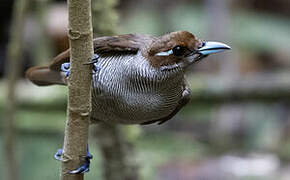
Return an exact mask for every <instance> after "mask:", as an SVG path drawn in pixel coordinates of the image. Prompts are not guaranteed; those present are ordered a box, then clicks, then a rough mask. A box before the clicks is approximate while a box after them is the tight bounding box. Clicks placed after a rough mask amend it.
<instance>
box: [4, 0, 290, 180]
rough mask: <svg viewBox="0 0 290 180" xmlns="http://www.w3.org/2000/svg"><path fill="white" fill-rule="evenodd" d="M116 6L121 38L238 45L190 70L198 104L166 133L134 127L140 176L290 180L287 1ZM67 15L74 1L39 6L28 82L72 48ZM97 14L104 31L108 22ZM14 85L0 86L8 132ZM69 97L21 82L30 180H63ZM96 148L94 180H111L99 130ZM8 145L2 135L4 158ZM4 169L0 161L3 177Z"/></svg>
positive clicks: (33, 13)
mask: <svg viewBox="0 0 290 180" xmlns="http://www.w3.org/2000/svg"><path fill="white" fill-rule="evenodd" d="M6 1H7V2H5V3H1V4H0V9H1V12H0V14H1V18H0V22H1V24H0V26H1V28H0V29H1V30H0V33H1V34H0V75H1V77H3V72H4V70H5V65H6V64H7V62H6V63H5V57H6V48H7V43H8V41H9V38H8V37H9V36H8V34H9V24H10V21H11V11H12V10H11V8H12V3H13V1H11V0H6ZM92 1H93V3H94V2H95V3H97V2H98V0H92ZM114 2H115V1H112V3H114ZM116 9H117V12H118V15H113V17H112V18H113V19H115V20H116V21H118V25H117V27H116V29H115V32H118V34H123V33H145V34H153V35H157V36H158V35H162V34H165V33H167V32H171V31H176V30H187V31H190V32H192V33H194V34H195V35H196V36H197V37H199V38H200V39H204V40H216V41H221V42H224V43H226V44H228V45H230V46H231V47H232V50H231V51H229V52H226V53H222V54H218V55H215V56H214V57H209V58H207V59H205V60H204V61H202V62H200V63H199V64H195V65H194V66H193V67H192V68H191V69H190V71H189V72H188V74H187V79H188V81H189V84H190V86H191V89H192V101H191V103H190V104H188V105H187V106H186V107H185V108H184V109H183V110H182V111H181V112H180V113H178V114H177V116H175V117H174V118H173V119H172V120H170V121H168V122H167V123H165V124H164V125H161V126H159V125H149V126H134V127H136V128H133V129H132V132H129V133H128V136H129V138H130V137H131V138H132V141H133V142H134V144H135V146H136V147H135V151H136V159H135V160H136V162H137V163H138V166H139V172H140V176H141V179H144V180H149V179H150V180H151V179H152V180H155V179H156V180H199V179H200V180H201V179H206V180H220V179H221V180H224V179H237V180H244V179H261V180H262V179H263V180H268V179H269V180H274V179H275V180H276V179H281V180H284V179H285V180H286V179H290V171H289V170H290V161H289V160H290V133H289V132H290V112H289V108H290V104H289V102H290V51H289V49H290V45H289V42H290V2H289V1H288V0H276V1H264V0H235V1H233V0H219V1H215V0H179V1H172V0H139V1H133V0H120V1H119V2H118V3H117V4H116ZM66 14H67V9H66V5H65V1H61V0H58V1H57V0H32V1H31V3H30V6H29V8H28V14H27V19H26V23H25V26H24V27H23V29H24V54H23V56H22V58H23V61H24V63H23V65H21V68H22V77H23V74H24V71H25V69H27V67H30V66H32V65H40V64H42V65H44V64H48V63H49V61H50V59H52V58H53V56H55V55H56V54H57V53H59V52H61V51H62V50H64V49H66V48H67V47H68V44H67V38H66V29H67V15H66ZM93 17H94V18H95V19H94V24H95V26H97V25H98V22H101V21H99V20H98V18H102V17H98V16H96V15H93ZM108 25H110V24H108ZM6 86H7V84H6V82H5V81H4V79H3V78H2V79H0V92H1V93H0V127H1V129H2V128H4V126H3V121H4V120H3V119H4V110H3V109H4V107H5V105H6V103H5V99H6V92H5V91H6ZM66 94H67V91H66V87H58V86H52V87H36V86H34V85H33V84H32V83H30V82H28V81H27V80H25V79H24V78H21V79H20V80H19V82H18V83H17V86H16V95H17V108H18V110H17V113H16V127H17V128H16V129H17V138H16V139H17V141H16V142H15V143H16V153H17V159H18V161H19V177H20V179H21V180H28V179H29V180H34V179H35V180H36V179H57V178H58V176H59V167H60V163H59V162H57V161H55V160H54V159H53V154H54V152H55V151H56V150H57V149H58V148H60V147H62V143H63V132H64V126H65V120H66ZM93 128H94V126H92V127H91V129H92V131H93ZM127 130H129V129H127ZM2 132H3V129H2V130H0V137H2ZM89 141H90V143H89V144H90V148H91V152H92V154H93V155H94V159H93V161H92V164H91V171H90V173H88V174H86V175H85V177H86V179H88V180H90V179H102V170H103V166H102V158H101V154H100V152H99V149H98V146H99V145H98V143H96V142H97V141H96V139H95V137H94V135H93V133H92V135H91V136H90V140H89ZM2 147H3V148H4V146H3V138H0V153H1V154H2V155H4V152H3V150H2V149H3V148H2ZM5 165H6V162H5V160H4V159H3V156H0V174H4V172H1V171H4V170H5V168H4V167H5ZM0 178H1V177H0ZM4 179H5V177H4Z"/></svg>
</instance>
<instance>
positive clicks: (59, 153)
mask: <svg viewBox="0 0 290 180" xmlns="http://www.w3.org/2000/svg"><path fill="white" fill-rule="evenodd" d="M62 153H63V151H62V149H58V150H57V152H56V153H55V154H54V159H56V160H58V161H61V160H62V159H61V156H62ZM86 153H87V154H86V156H85V157H84V158H85V162H84V164H83V165H81V166H80V167H79V168H77V169H75V170H72V171H70V172H69V173H70V174H81V173H86V172H89V171H90V160H91V159H93V156H92V154H91V153H90V152H89V148H88V146H87V152H86Z"/></svg>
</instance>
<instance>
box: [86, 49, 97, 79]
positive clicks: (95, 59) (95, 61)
mask: <svg viewBox="0 0 290 180" xmlns="http://www.w3.org/2000/svg"><path fill="white" fill-rule="evenodd" d="M98 60H99V55H98V54H94V55H93V57H92V61H90V62H87V63H84V65H91V64H93V73H94V74H95V73H96V72H98V71H99V70H100V67H99V66H98V65H97V62H98Z"/></svg>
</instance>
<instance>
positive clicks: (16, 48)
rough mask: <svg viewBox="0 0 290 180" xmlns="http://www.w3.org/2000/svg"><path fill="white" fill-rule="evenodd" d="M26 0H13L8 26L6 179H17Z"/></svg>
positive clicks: (5, 122)
mask: <svg viewBox="0 0 290 180" xmlns="http://www.w3.org/2000/svg"><path fill="white" fill-rule="evenodd" d="M27 5H28V2H27V0H15V2H14V7H13V17H12V23H11V28H10V41H9V44H8V49H7V67H6V71H5V76H6V81H7V96H6V103H5V104H6V106H5V118H4V122H3V135H4V159H5V162H6V172H7V173H6V174H7V177H6V178H4V179H7V180H16V179H18V164H17V158H16V153H15V150H16V149H17V148H15V146H16V138H15V136H16V135H15V134H16V128H15V119H16V117H15V116H16V95H15V94H16V93H15V92H16V83H17V79H18V78H19V73H20V69H21V59H22V57H21V56H22V52H23V33H24V32H23V29H24V28H23V27H24V26H25V17H26V10H27Z"/></svg>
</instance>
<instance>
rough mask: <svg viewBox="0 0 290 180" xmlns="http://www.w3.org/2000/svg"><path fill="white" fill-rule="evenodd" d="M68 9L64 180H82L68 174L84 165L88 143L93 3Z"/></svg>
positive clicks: (78, 2)
mask: <svg viewBox="0 0 290 180" xmlns="http://www.w3.org/2000/svg"><path fill="white" fill-rule="evenodd" d="M68 9H69V33H68V35H69V40H70V58H71V59H70V62H71V66H70V67H71V68H70V76H69V81H68V107H67V114H68V118H67V122H66V127H65V137H64V146H63V154H62V167H61V180H80V179H83V174H70V173H69V172H70V171H72V170H74V169H76V168H77V167H79V166H80V165H81V164H83V163H84V161H85V158H84V157H85V156H86V146H87V143H88V131H89V118H90V112H91V81H92V69H91V68H92V67H90V66H84V63H87V62H88V61H90V60H91V58H92V57H93V40H92V39H93V31H92V20H91V0H68Z"/></svg>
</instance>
